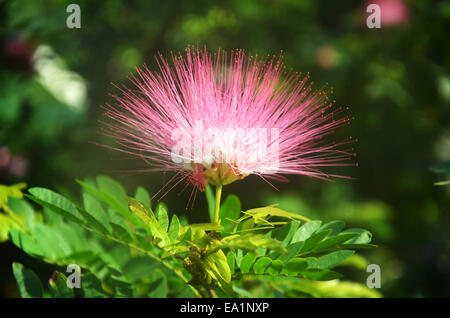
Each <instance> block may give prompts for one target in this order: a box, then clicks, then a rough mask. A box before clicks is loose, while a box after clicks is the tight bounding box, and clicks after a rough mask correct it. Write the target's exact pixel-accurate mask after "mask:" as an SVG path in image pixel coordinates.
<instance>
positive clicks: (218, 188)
mask: <svg viewBox="0 0 450 318" xmlns="http://www.w3.org/2000/svg"><path fill="white" fill-rule="evenodd" d="M221 196H222V185H217V186H216V206H215V208H214V223H215V224H220V220H219V210H220V197H221Z"/></svg>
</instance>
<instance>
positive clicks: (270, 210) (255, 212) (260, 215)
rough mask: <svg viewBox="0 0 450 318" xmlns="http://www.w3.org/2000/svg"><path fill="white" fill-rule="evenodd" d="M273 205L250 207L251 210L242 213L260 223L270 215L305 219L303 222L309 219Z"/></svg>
mask: <svg viewBox="0 0 450 318" xmlns="http://www.w3.org/2000/svg"><path fill="white" fill-rule="evenodd" d="M275 206H276V205H270V206H266V207H262V208H256V209H251V210H247V211H245V212H244V213H245V214H247V215H250V216H252V217H253V218H255V222H256V223H260V222H261V220H262V219H266V218H268V217H270V216H278V217H282V218H287V219H291V220H301V221H305V222H309V221H310V219H308V218H307V217H305V216H303V215H300V214H297V213H291V212H287V211H284V210H282V209H279V208H276V207H275ZM263 223H264V222H263Z"/></svg>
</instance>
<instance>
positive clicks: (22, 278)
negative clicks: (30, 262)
mask: <svg viewBox="0 0 450 318" xmlns="http://www.w3.org/2000/svg"><path fill="white" fill-rule="evenodd" d="M12 268H13V273H14V277H15V278H16V282H17V287H18V289H19V292H20V296H21V297H23V298H40V297H42V295H43V288H42V283H41V281H40V280H39V278H38V277H37V276H36V274H35V273H34V272H33V271H32V270H30V269H25V268H24V267H23V265H22V264H20V263H16V262H14V263H13V266H12Z"/></svg>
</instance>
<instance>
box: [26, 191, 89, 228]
mask: <svg viewBox="0 0 450 318" xmlns="http://www.w3.org/2000/svg"><path fill="white" fill-rule="evenodd" d="M28 191H29V192H30V193H31V194H32V195H33V196H29V195H26V196H27V197H28V198H29V199H31V200H33V201H34V202H36V203H38V204H40V205H42V206H45V207H47V208H49V209H50V210H52V211H53V212H56V213H58V214H60V215H61V216H63V217H65V218H67V219H69V220H71V221H73V222H76V223H78V224H82V225H84V224H85V221H84V219H83V216H82V215H81V214H80V212H79V211H78V209H77V208H76V206H75V204H73V203H72V202H71V201H70V200H68V199H67V198H65V197H63V196H62V195H60V194H58V193H55V192H53V191H51V190H48V189H45V188H31V189H29V190H28Z"/></svg>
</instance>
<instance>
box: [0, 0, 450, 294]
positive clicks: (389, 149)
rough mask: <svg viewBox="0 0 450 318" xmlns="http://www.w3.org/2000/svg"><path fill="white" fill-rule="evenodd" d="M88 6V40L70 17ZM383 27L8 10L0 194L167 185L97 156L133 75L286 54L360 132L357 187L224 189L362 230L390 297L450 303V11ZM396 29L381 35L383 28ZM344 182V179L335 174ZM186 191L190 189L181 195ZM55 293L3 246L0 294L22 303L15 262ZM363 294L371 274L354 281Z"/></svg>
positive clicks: (168, 6) (130, 7)
mask: <svg viewBox="0 0 450 318" xmlns="http://www.w3.org/2000/svg"><path fill="white" fill-rule="evenodd" d="M74 2H75V3H77V4H79V5H80V7H81V29H68V28H67V27H66V18H67V16H68V15H69V13H66V7H67V6H68V4H70V3H74ZM369 3H379V4H380V6H381V9H382V27H381V28H380V29H369V28H368V27H367V26H366V17H367V16H368V13H366V11H365V8H366V6H367V3H365V2H363V1H305V0H234V1H233V0H231V1H213V0H198V1H175V0H171V1H169V0H160V1H158V0H151V1H148V0H147V1H145V0H139V1H138V0H134V1H133V0H127V1H125V0H111V1H101V2H97V1H87V0H86V1H81V0H77V1H62V0H60V1H59V0H43V1H1V2H0V21H1V22H0V23H1V24H0V40H1V43H0V44H1V46H2V47H1V52H0V184H12V183H16V182H21V181H24V182H26V183H27V184H28V185H29V186H43V187H49V188H52V189H54V190H57V191H60V192H62V193H65V194H67V195H68V196H70V197H72V198H79V189H78V186H77V185H76V183H75V182H74V179H75V178H84V177H87V176H96V175H99V174H107V175H111V176H112V177H114V178H116V179H117V180H119V181H120V182H121V183H122V184H124V185H125V186H126V187H127V188H128V189H129V191H130V192H132V191H133V189H134V188H135V187H136V186H137V185H142V186H144V187H146V188H147V189H148V190H149V191H150V192H151V193H155V192H156V191H158V190H159V189H160V188H161V186H162V185H163V176H162V175H161V174H158V173H134V172H132V171H133V170H136V169H141V168H144V167H145V166H143V163H140V162H136V161H134V160H127V158H126V157H125V156H124V155H122V154H120V153H116V152H113V151H110V150H107V149H105V148H102V147H98V146H96V145H95V144H96V143H102V144H112V142H111V140H109V138H107V137H105V136H103V135H102V134H101V130H100V124H99V120H102V119H104V118H103V111H102V109H101V105H104V104H106V103H111V102H112V97H110V95H109V94H113V93H117V90H116V89H114V87H113V86H112V85H111V83H115V84H121V83H126V78H127V76H128V75H129V74H130V72H132V71H133V70H134V67H135V66H140V65H142V64H143V63H147V64H148V65H149V67H150V68H153V67H154V65H155V63H154V55H155V54H157V53H158V52H161V53H162V54H165V55H167V54H170V52H171V51H173V52H178V51H180V52H183V51H184V49H185V47H186V46H187V45H195V46H197V45H198V46H200V47H203V46H204V45H206V46H207V48H208V49H209V50H211V51H213V50H217V49H218V48H222V49H226V50H229V49H233V48H243V49H245V50H246V51H247V52H249V53H252V54H255V53H258V54H260V55H266V54H271V55H272V54H279V53H280V52H281V51H282V52H283V55H284V56H285V64H286V65H287V67H288V68H291V67H292V68H293V69H294V70H296V71H299V72H303V73H306V72H309V73H310V75H311V78H312V80H313V81H314V83H315V87H316V88H320V87H322V86H323V85H325V84H328V85H329V87H332V88H333V91H334V94H333V96H332V98H333V99H335V100H336V106H348V107H350V113H351V115H352V116H354V117H355V120H354V121H353V122H352V124H351V125H350V126H349V127H346V128H344V129H341V131H340V132H339V134H341V137H346V136H352V137H354V138H357V139H358V142H357V143H355V146H354V147H355V150H356V152H357V154H358V157H357V161H358V164H359V166H358V167H355V168H345V169H341V170H339V172H340V173H343V174H345V175H350V176H352V177H354V178H355V180H352V181H342V180H337V181H336V182H324V181H320V180H314V179H310V178H307V177H297V176H294V177H290V181H291V182H290V183H285V184H283V183H281V184H280V183H276V184H275V185H276V186H277V187H278V188H279V189H280V191H279V192H277V191H275V190H274V189H273V188H271V187H270V186H268V185H267V184H266V183H264V182H263V181H262V180H260V179H259V178H258V177H249V178H246V179H245V180H244V181H241V182H236V183H234V184H232V185H230V186H228V187H226V188H225V194H228V193H235V194H237V195H238V196H239V197H240V198H241V200H242V202H243V209H249V208H253V207H257V206H261V205H262V204H273V203H275V202H278V203H280V206H281V207H282V208H284V209H286V210H288V211H292V212H300V213H302V214H304V215H307V216H309V217H312V218H320V219H322V220H324V221H327V220H334V219H340V220H344V221H345V222H346V223H347V224H348V225H349V226H358V227H364V228H367V229H368V230H370V231H371V232H372V233H373V235H374V243H375V244H378V245H379V246H380V247H379V248H378V249H376V250H373V251H368V252H365V253H363V255H364V256H365V257H366V258H367V260H368V261H369V262H370V263H376V264H379V265H380V266H381V274H382V284H381V290H380V291H381V293H382V294H383V295H384V296H385V297H449V296H450V235H449V229H450V218H449V203H450V199H449V198H450V193H449V192H450V191H449V190H450V187H443V186H442V187H439V186H435V185H433V183H434V182H436V181H439V180H440V178H441V177H439V176H437V175H434V174H433V173H432V172H431V171H430V170H429V166H430V165H432V164H434V163H437V162H441V161H444V160H449V159H450V126H449V123H450V38H449V35H448V34H449V31H450V2H449V1H438V0H437V1H423V0H414V1H412V0H411V1H406V0H404V1H401V0H383V1H382V0H379V1H370V2H369ZM383 19H385V20H384V22H383ZM337 171H338V170H337V169H334V170H333V172H337ZM179 190H180V189H179ZM179 190H178V191H177V190H174V191H171V192H170V193H169V194H168V195H167V196H166V197H165V198H164V202H166V203H167V205H168V206H169V209H170V211H172V212H175V213H177V214H185V215H186V216H187V217H188V218H189V219H190V221H193V222H204V221H205V220H206V218H207V209H206V200H205V198H204V196H200V197H199V198H198V199H197V202H196V204H195V207H194V209H192V210H186V209H185V206H186V202H187V199H188V197H189V191H186V192H184V193H182V194H181V195H180V196H178V195H177V193H178V192H179ZM13 261H19V262H22V263H24V264H25V266H26V267H32V268H33V269H34V270H35V271H36V272H38V273H39V274H40V275H41V276H42V277H43V279H45V278H46V279H48V277H49V275H50V274H51V267H49V266H48V265H46V264H44V263H42V262H40V261H37V260H33V259H32V258H31V257H29V256H27V255H25V254H24V253H23V252H21V251H20V250H18V249H17V248H15V247H14V246H13V245H12V244H11V243H9V242H5V243H2V244H0V296H3V297H11V296H17V295H18V294H17V290H16V286H15V281H14V278H13V275H12V271H11V263H12V262H13ZM348 275H350V276H351V278H352V279H353V280H356V281H359V282H361V283H364V282H365V279H366V277H367V275H368V274H366V273H365V271H364V268H362V269H361V270H359V271H356V272H354V271H353V272H349V273H348Z"/></svg>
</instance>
